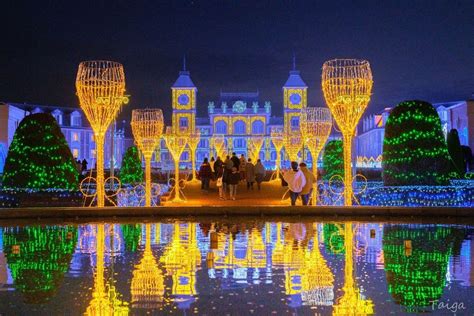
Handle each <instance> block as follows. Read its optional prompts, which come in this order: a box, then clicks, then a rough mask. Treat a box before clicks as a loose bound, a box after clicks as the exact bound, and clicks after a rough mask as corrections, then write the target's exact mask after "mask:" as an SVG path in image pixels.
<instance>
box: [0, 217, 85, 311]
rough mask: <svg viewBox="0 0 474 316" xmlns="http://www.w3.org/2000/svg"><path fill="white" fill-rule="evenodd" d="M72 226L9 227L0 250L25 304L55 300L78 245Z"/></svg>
mask: <svg viewBox="0 0 474 316" xmlns="http://www.w3.org/2000/svg"><path fill="white" fill-rule="evenodd" d="M77 237H78V234H77V228H76V227H73V226H62V227H54V226H49V227H39V226H32V227H26V228H9V229H6V230H5V232H4V235H3V249H4V252H5V255H6V259H7V263H8V267H9V268H10V272H11V274H12V277H13V281H14V285H15V289H16V290H17V291H19V292H20V293H22V294H23V296H24V298H25V302H26V303H28V304H41V303H45V302H47V301H49V300H50V299H51V298H53V297H54V295H55V293H56V291H57V289H58V288H59V286H60V285H61V282H62V280H63V278H64V274H65V273H66V272H67V271H68V269H69V263H70V262H71V259H72V254H73V253H74V249H75V248H76V243H77Z"/></svg>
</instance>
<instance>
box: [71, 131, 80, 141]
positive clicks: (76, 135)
mask: <svg viewBox="0 0 474 316" xmlns="http://www.w3.org/2000/svg"><path fill="white" fill-rule="evenodd" d="M72 140H73V141H75V142H77V141H79V133H72Z"/></svg>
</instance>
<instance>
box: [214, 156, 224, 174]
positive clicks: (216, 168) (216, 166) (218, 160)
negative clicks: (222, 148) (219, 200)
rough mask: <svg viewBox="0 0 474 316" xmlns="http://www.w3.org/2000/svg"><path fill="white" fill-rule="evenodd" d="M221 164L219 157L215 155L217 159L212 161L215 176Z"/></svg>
mask: <svg viewBox="0 0 474 316" xmlns="http://www.w3.org/2000/svg"><path fill="white" fill-rule="evenodd" d="M223 164H224V162H223V161H222V159H221V157H219V156H217V159H216V161H215V162H214V173H215V175H216V176H217V173H218V172H219V169H221V167H222V165H223Z"/></svg>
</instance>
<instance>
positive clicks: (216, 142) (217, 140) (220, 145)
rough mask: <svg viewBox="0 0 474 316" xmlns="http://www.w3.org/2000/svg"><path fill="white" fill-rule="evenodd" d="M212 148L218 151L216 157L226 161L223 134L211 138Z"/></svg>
mask: <svg viewBox="0 0 474 316" xmlns="http://www.w3.org/2000/svg"><path fill="white" fill-rule="evenodd" d="M211 142H212V146H214V149H215V151H216V155H217V156H218V157H221V159H222V160H225V157H224V155H225V137H224V135H223V134H214V135H213V136H212V138H211Z"/></svg>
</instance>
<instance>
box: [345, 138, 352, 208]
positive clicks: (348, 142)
mask: <svg viewBox="0 0 474 316" xmlns="http://www.w3.org/2000/svg"><path fill="white" fill-rule="evenodd" d="M343 146H344V205H346V206H352V191H353V190H352V165H351V164H352V161H351V160H352V159H351V158H352V135H343Z"/></svg>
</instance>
